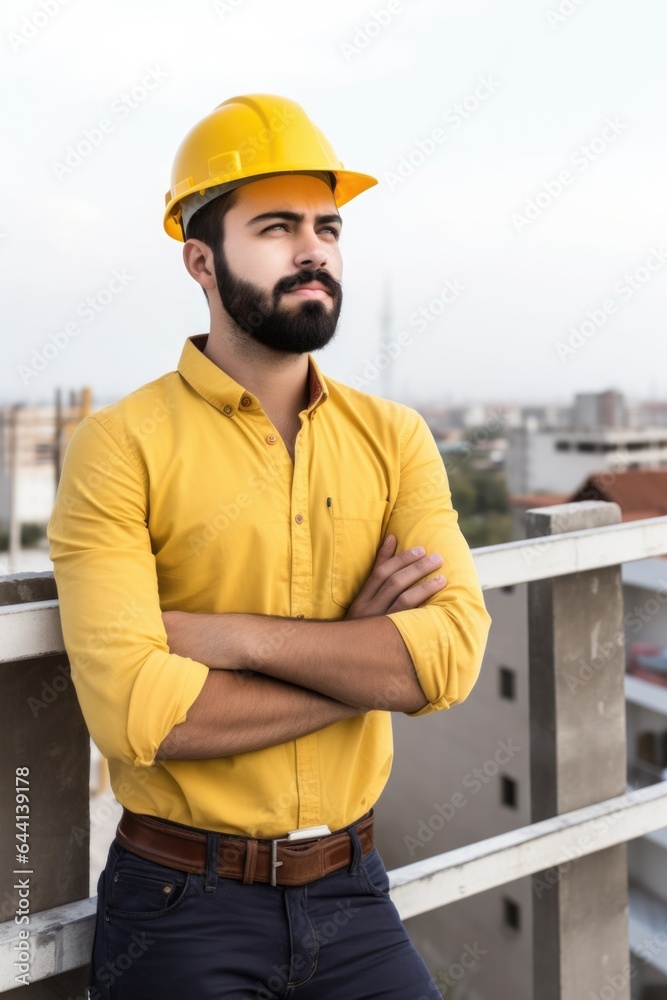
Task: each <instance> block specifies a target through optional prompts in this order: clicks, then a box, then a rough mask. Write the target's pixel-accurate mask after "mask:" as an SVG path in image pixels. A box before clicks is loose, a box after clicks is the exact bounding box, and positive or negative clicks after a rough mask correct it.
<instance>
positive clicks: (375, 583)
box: [345, 535, 447, 621]
mask: <svg viewBox="0 0 667 1000" xmlns="http://www.w3.org/2000/svg"><path fill="white" fill-rule="evenodd" d="M396 544H397V543H396V538H395V537H394V535H388V536H387V538H385V540H384V544H383V545H382V546H380V548H379V549H378V553H377V556H376V557H375V562H374V564H373V569H372V570H371V572H370V575H369V577H368V579H367V580H366V582H365V584H364V585H363V587H362V588H361V590H360V591H359V593H358V594H357V597H356V598H355V600H354V601H353V602H352V604H351V605H350V608H349V610H348V612H347V614H346V615H345V620H346V621H349V620H350V619H355V618H369V617H371V616H372V615H387V614H389V613H390V612H393V611H407V610H410V609H412V608H418V607H419V605H420V604H423V603H424V601H426V600H428V598H429V597H432V596H433V594H437V592H438V591H439V590H442V589H443V588H444V587H446V586H447V579H446V577H444V576H442V575H438V576H435V577H431V579H430V580H425V579H424V577H426V576H428V574H429V573H432V572H433V571H434V570H435V569H437V568H438V566H441V565H442V558H441V557H440V556H439V555H433V556H426V554H425V552H424V549H423V548H421V549H419V551H418V552H415V551H414V550H413V549H408V551H407V552H399V553H398V554H397V555H395V551H396Z"/></svg>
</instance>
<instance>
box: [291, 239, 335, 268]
mask: <svg viewBox="0 0 667 1000" xmlns="http://www.w3.org/2000/svg"><path fill="white" fill-rule="evenodd" d="M328 260H329V254H328V253H327V248H326V247H325V246H323V244H322V243H321V242H320V240H319V238H318V236H317V233H315V232H310V233H304V236H303V240H302V241H301V247H300V249H299V250H298V252H297V253H296V254H295V255H294V263H295V264H296V265H297V267H310V268H313V269H316V268H319V267H326V266H327V263H328Z"/></svg>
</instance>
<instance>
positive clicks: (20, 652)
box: [0, 501, 667, 1000]
mask: <svg viewBox="0 0 667 1000" xmlns="http://www.w3.org/2000/svg"><path fill="white" fill-rule="evenodd" d="M619 522H620V510H619V508H618V506H617V505H616V504H608V503H602V502H597V501H590V502H584V503H578V504H564V505H559V506H556V507H547V508H539V509H537V510H533V511H528V512H527V525H528V534H529V538H528V539H526V540H525V541H519V542H510V543H508V544H505V545H496V546H489V547H488V548H483V549H476V550H474V552H473V555H474V558H475V564H476V567H477V571H478V574H479V579H480V582H481V584H482V587H483V588H484V589H485V590H490V589H493V588H495V587H501V586H509V585H512V584H518V583H525V582H528V584H529V587H528V592H529V593H528V615H529V651H530V709H531V711H530V725H531V771H532V774H531V778H532V801H533V817H532V818H533V823H532V824H531V825H530V826H526V827H522V828H521V829H517V830H513V831H510V832H509V833H504V834H502V835H500V836H497V837H491V838H489V839H488V840H483V841H479V842H478V843H475V844H470V845H468V846H466V847H463V848H459V849H458V850H455V851H449V852H447V853H445V854H440V855H438V856H436V857H432V858H429V859H427V860H424V861H419V862H416V863H414V864H411V865H407V866H406V867H404V868H399V869H396V870H394V871H392V872H391V873H390V879H391V885H392V898H393V900H394V902H395V903H396V905H397V907H398V909H399V912H400V913H401V916H402V917H403V918H404V919H407V918H408V917H411V916H415V915H417V914H419V913H424V912H427V911H429V910H434V909H436V908H437V907H440V906H444V905H446V904H447V903H450V902H454V901H455V900H459V899H462V898H464V897H466V896H471V895H473V894H475V893H478V892H483V891H484V890H486V889H490V888H492V887H494V886H498V885H503V884H505V883H508V882H512V881H514V880H515V879H517V878H520V877H522V876H526V875H535V876H536V877H537V878H540V879H542V880H543V881H544V883H545V885H548V886H550V887H551V891H550V892H544V893H540V894H538V896H537V899H536V900H535V902H534V905H533V910H534V954H535V969H534V975H535V977H536V982H539V984H540V986H539V991H537V992H535V996H538V995H539V996H540V1000H580V998H581V997H583V996H588V995H589V991H592V992H593V993H597V992H598V991H599V989H600V987H601V986H603V985H604V983H605V982H606V979H605V976H606V977H608V976H613V975H614V974H615V973H616V972H617V969H618V973H619V976H620V972H621V970H623V969H624V968H625V967H627V964H628V926H627V901H628V885H627V866H626V847H625V845H626V842H627V841H629V840H632V839H634V838H636V837H640V836H642V835H644V834H646V833H650V832H652V831H654V830H657V829H660V828H661V827H664V826H667V782H665V783H662V782H659V783H657V784H653V785H650V786H649V787H646V788H641V789H638V790H632V791H630V792H628V791H627V790H626V743H625V695H624V668H625V656H624V637H623V607H622V594H621V574H620V566H621V564H622V563H623V562H626V561H631V560H636V559H643V558H648V557H651V556H656V555H662V554H664V553H667V517H662V518H651V519H647V520H644V521H635V522H632V523H629V524H620V523H619ZM0 605H1V606H0V635H1V636H2V643H1V645H0V678H1V681H0V684H1V687H0V690H1V693H2V697H1V698H0V740H1V741H2V742H1V743H0V747H2V750H3V752H2V760H3V762H4V764H5V766H4V768H3V770H2V778H1V779H0V780H1V781H2V782H3V785H2V801H3V802H4V803H7V806H8V807H7V808H6V809H5V813H4V815H3V818H2V827H1V829H2V838H1V839H0V854H1V855H2V862H3V864H2V868H1V869H0V880H1V881H0V904H1V906H2V911H1V914H0V919H1V920H4V921H5V922H4V923H0V992H5V991H8V990H10V989H13V988H15V987H16V986H17V985H18V984H17V982H16V979H15V976H16V966H15V965H14V963H15V962H16V961H17V955H19V956H20V954H21V951H20V949H21V947H24V946H25V941H26V939H25V938H21V937H20V936H19V933H20V931H21V930H22V929H24V930H25V929H26V928H27V929H28V930H29V935H30V937H29V954H30V959H29V966H30V968H29V974H28V976H27V979H28V981H29V982H31V983H37V982H38V981H39V980H44V979H47V978H50V979H52V980H53V983H52V985H53V986H54V989H55V990H57V991H58V993H60V992H61V991H67V992H63V993H62V995H63V996H65V995H71V996H81V997H83V996H85V981H86V976H87V970H86V967H85V966H86V962H87V960H88V957H89V955H90V950H91V945H92V934H93V926H94V914H95V899H94V898H91V899H88V898H86V896H87V891H88V879H89V860H88V851H89V840H88V831H89V794H88V793H89V784H88V783H89V738H88V734H87V730H86V727H85V724H84V722H83V718H82V716H81V713H80V710H79V707H78V703H77V700H76V695H75V692H74V690H73V687H72V684H71V681H70V677H69V668H68V666H67V659H66V656H65V653H64V646H63V641H62V635H61V632H60V625H59V618H58V606H57V600H56V594H55V587H54V583H53V578H52V577H51V576H50V575H49V574H40V575H28V574H25V575H23V576H20V577H15V578H6V579H4V580H0ZM490 642H492V639H491V640H490ZM573 691H574V693H575V695H576V696H574V697H573ZM473 697H474V695H473ZM47 707H48V711H47V710H45V709H46V708H47ZM20 767H29V769H30V771H29V776H28V778H29V781H30V793H29V800H30V803H29V804H30V813H29V821H30V824H31V825H30V839H29V841H27V842H28V843H29V865H23V864H21V863H20V862H18V861H16V858H17V857H18V851H17V847H16V843H17V842H16V827H15V819H16V817H15V814H14V812H13V808H9V805H10V804H11V805H12V806H13V803H14V801H15V794H16V788H15V768H20ZM22 815H24V813H22ZM564 858H569V859H576V860H572V861H571V862H568V864H566V865H564V864H563V860H564ZM22 868H23V869H25V870H29V871H30V875H27V874H25V870H24V871H23V872H22V871H21V869H22ZM15 871H18V872H19V874H14V872H15ZM537 873H540V874H537ZM19 879H22V880H23V882H24V883H25V882H26V879H27V880H28V888H29V896H28V897H27V898H28V900H29V902H28V906H29V911H28V912H29V918H30V919H29V924H26V923H24V924H17V923H16V922H15V920H14V916H15V913H16V911H17V910H18V911H19V912H21V907H22V906H24V904H22V903H21V898H25V896H24V897H20V896H19V892H20V890H19V889H18V888H16V885H17V884H18V880H19ZM17 949H19V950H17ZM623 978H625V977H623ZM56 984H57V986H56ZM30 989H39V986H35V987H28V991H29V990H30ZM24 995H25V996H27V997H29V996H30V993H29V992H28V993H26V994H24ZM34 995H35V996H37V995H38V994H37V993H35V994H34ZM39 995H41V994H39ZM617 997H618V1000H629V986H628V987H627V990H626V991H625V992H624V990H623V988H621V989H620V990H619V991H618V993H617Z"/></svg>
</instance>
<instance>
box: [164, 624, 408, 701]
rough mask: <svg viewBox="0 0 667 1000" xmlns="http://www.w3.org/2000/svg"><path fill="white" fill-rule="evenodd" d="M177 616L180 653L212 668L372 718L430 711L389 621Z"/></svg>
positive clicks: (173, 643)
mask: <svg viewBox="0 0 667 1000" xmlns="http://www.w3.org/2000/svg"><path fill="white" fill-rule="evenodd" d="M171 615H172V617H171V619H170V625H169V644H170V648H171V649H172V652H174V651H175V652H179V653H181V654H182V655H186V656H191V657H193V658H194V659H196V660H198V661H199V662H200V663H205V664H206V665H207V666H208V667H210V668H211V669H214V670H216V669H222V670H232V669H235V668H238V667H247V668H249V669H251V670H255V671H257V672H258V673H261V674H265V675H267V676H269V677H275V678H277V679H279V680H283V681H289V682H290V683H292V684H298V685H299V686H300V687H303V688H309V689H310V690H312V691H316V692H318V693H319V694H322V695H325V696H326V697H328V698H333V699H335V700H336V701H341V702H344V703H345V704H348V705H354V706H356V707H357V708H360V709H362V710H364V711H369V710H371V709H380V710H384V711H396V712H416V711H418V710H419V709H420V708H423V706H424V705H425V704H426V701H427V699H426V697H425V695H424V692H423V691H422V689H421V687H420V685H419V681H418V680H417V675H416V672H415V668H414V665H413V662H412V658H411V656H410V653H409V652H408V650H407V647H406V645H405V643H404V642H403V639H402V637H401V634H400V632H399V631H398V629H397V628H396V626H395V625H394V623H393V621H392V620H391V619H390V618H387V617H386V616H384V615H377V616H375V617H369V618H360V619H356V620H353V621H334V622H329V621H301V620H299V621H297V620H296V619H292V618H274V617H270V616H267V615H246V614H222V615H209V614H187V613H183V612H172V613H171ZM174 615H175V616H176V617H174Z"/></svg>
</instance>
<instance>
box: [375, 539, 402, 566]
mask: <svg viewBox="0 0 667 1000" xmlns="http://www.w3.org/2000/svg"><path fill="white" fill-rule="evenodd" d="M396 545H397V541H396V536H395V535H387V537H386V538H385V540H384V542H383V543H382V545H381V546H380V548H379V549H378V550H377V554H376V556H375V562H374V563H373V568H375V567H376V566H381V565H382V563H385V562H386V561H387V559H391V557H392V556H393V554H394V552H395V551H396Z"/></svg>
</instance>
